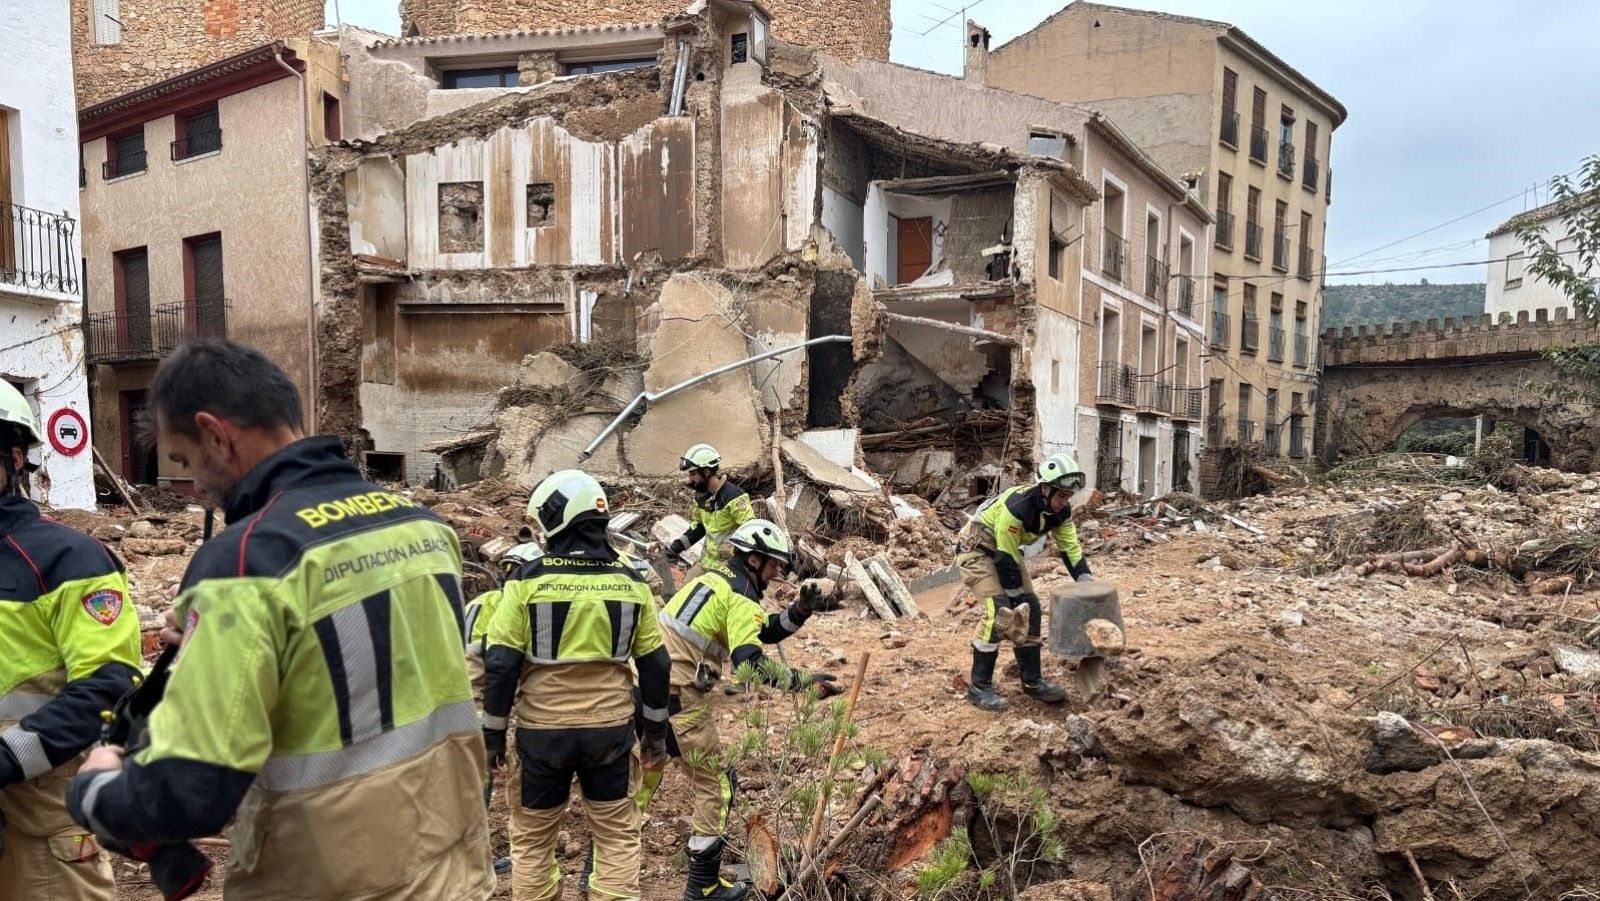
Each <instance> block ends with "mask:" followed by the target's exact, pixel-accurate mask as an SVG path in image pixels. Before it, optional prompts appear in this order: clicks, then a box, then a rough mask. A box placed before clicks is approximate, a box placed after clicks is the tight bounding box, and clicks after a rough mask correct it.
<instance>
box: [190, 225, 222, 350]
mask: <svg viewBox="0 0 1600 901" xmlns="http://www.w3.org/2000/svg"><path fill="white" fill-rule="evenodd" d="M183 281H184V293H185V294H186V295H187V296H186V297H185V298H184V326H185V327H184V334H185V335H186V336H187V337H192V338H226V337H227V312H226V310H227V300H226V292H225V290H224V288H223V280H222V235H221V234H217V233H212V234H209V235H200V236H197V237H193V238H188V239H186V240H185V241H184V242H183Z"/></svg>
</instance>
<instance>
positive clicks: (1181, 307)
mask: <svg viewBox="0 0 1600 901" xmlns="http://www.w3.org/2000/svg"><path fill="white" fill-rule="evenodd" d="M1174 309H1176V310H1177V311H1178V312H1179V313H1182V314H1183V315H1185V316H1188V317H1189V318H1191V319H1193V318H1194V276H1192V275H1180V276H1178V305H1177V306H1176V307H1174Z"/></svg>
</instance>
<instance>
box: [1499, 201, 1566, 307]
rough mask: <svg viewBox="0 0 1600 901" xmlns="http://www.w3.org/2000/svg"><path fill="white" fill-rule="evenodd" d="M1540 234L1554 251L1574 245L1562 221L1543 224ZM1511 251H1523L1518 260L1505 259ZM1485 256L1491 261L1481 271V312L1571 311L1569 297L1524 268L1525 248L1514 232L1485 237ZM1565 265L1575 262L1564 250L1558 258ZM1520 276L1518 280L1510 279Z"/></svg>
mask: <svg viewBox="0 0 1600 901" xmlns="http://www.w3.org/2000/svg"><path fill="white" fill-rule="evenodd" d="M1544 237H1545V240H1546V241H1549V242H1550V243H1551V245H1552V246H1554V247H1555V248H1556V250H1557V251H1570V250H1572V249H1573V248H1574V247H1575V245H1574V244H1573V243H1572V242H1571V241H1570V240H1569V239H1568V238H1567V223H1566V221H1565V220H1556V221H1551V222H1548V223H1546V224H1545V227H1544ZM1514 253H1521V254H1523V258H1522V259H1521V260H1518V261H1515V262H1512V261H1509V260H1508V258H1509V257H1510V256H1511V255H1512V254H1514ZM1486 258H1487V259H1490V260H1494V261H1496V262H1492V263H1490V264H1489V265H1488V266H1487V271H1486V272H1485V273H1484V280H1485V286H1484V295H1483V311H1484V312H1485V313H1490V314H1493V315H1495V316H1497V317H1498V316H1499V315H1500V314H1501V313H1508V314H1510V315H1511V316H1513V317H1515V316H1516V315H1517V313H1519V312H1522V311H1530V312H1531V311H1533V310H1555V309H1558V308H1563V307H1564V308H1566V309H1567V310H1568V311H1569V312H1570V311H1571V310H1572V300H1571V298H1569V297H1567V295H1566V294H1565V293H1563V292H1562V291H1561V290H1560V289H1559V288H1556V287H1555V286H1554V285H1552V284H1550V283H1549V282H1547V281H1545V280H1544V279H1542V278H1538V277H1537V276H1535V275H1534V274H1533V273H1531V272H1528V271H1527V265H1526V264H1527V248H1526V247H1524V246H1523V243H1522V241H1521V239H1519V238H1518V237H1517V236H1516V234H1515V233H1514V232H1506V233H1505V234H1499V235H1495V236H1494V237H1492V238H1490V239H1489V253H1488V254H1487V255H1486ZM1562 260H1563V261H1565V262H1566V263H1567V264H1568V265H1572V266H1576V265H1578V258H1577V256H1576V255H1574V254H1571V253H1567V254H1566V255H1564V256H1563V257H1562ZM1516 276H1520V280H1518V279H1516V278H1514V277H1516Z"/></svg>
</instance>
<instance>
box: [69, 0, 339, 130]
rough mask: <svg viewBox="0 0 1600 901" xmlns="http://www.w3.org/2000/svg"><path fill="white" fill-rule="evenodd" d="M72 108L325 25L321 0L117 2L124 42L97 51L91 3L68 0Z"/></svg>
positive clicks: (132, 0) (303, 34)
mask: <svg viewBox="0 0 1600 901" xmlns="http://www.w3.org/2000/svg"><path fill="white" fill-rule="evenodd" d="M71 4H72V64H73V69H74V80H75V82H76V85H77V94H78V106H79V108H82V107H85V106H92V105H94V104H96V103H99V102H100V101H102V100H108V99H110V98H112V97H115V96H117V95H119V94H125V93H127V92H129V91H133V90H137V89H138V88H142V87H144V86H146V85H149V84H154V83H155V82H158V81H161V80H163V79H167V78H171V77H172V76H174V75H177V74H179V73H182V72H186V71H188V70H190V69H194V68H197V67H199V66H203V65H205V64H207V63H212V62H216V61H217V60H219V59H222V58H224V57H228V56H232V55H233V54H235V53H240V52H243V51H245V50H249V49H250V48H251V47H259V46H260V45H262V44H265V43H266V42H268V41H271V40H275V39H278V38H303V37H306V36H307V35H309V34H310V33H311V32H313V31H315V30H317V29H318V28H321V27H322V26H323V17H322V9H323V0H120V3H119V6H118V11H117V14H118V18H119V19H120V20H121V22H122V26H123V28H122V40H121V42H120V43H117V44H108V45H96V44H95V43H94V41H93V32H92V31H91V30H90V27H89V15H90V13H89V0H71Z"/></svg>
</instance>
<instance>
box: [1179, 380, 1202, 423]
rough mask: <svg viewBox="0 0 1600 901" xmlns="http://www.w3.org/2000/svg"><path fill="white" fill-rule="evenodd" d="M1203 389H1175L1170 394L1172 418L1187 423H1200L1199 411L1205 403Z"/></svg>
mask: <svg viewBox="0 0 1600 901" xmlns="http://www.w3.org/2000/svg"><path fill="white" fill-rule="evenodd" d="M1205 393H1206V391H1205V389H1204V388H1175V389H1173V392H1172V418H1173V419H1184V420H1188V421H1189V422H1199V421H1200V409H1201V406H1202V405H1203V404H1204V403H1205Z"/></svg>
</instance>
